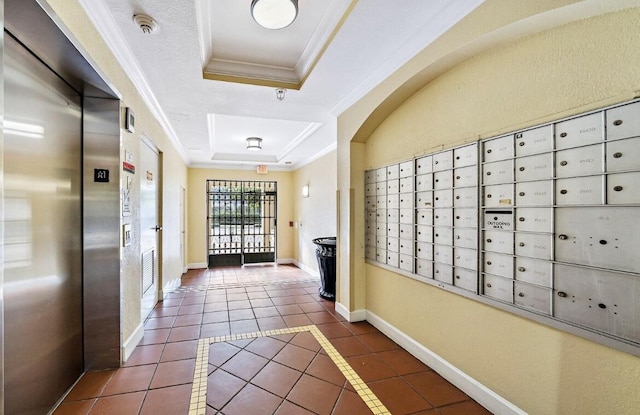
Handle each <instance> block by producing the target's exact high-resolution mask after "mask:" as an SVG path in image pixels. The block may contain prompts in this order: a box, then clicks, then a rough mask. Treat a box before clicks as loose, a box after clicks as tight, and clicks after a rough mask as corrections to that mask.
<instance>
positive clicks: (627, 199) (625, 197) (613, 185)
mask: <svg viewBox="0 0 640 415" xmlns="http://www.w3.org/2000/svg"><path fill="white" fill-rule="evenodd" d="M607 203H609V204H610V205H622V204H636V203H640V172H634V173H616V174H610V175H608V176H607Z"/></svg>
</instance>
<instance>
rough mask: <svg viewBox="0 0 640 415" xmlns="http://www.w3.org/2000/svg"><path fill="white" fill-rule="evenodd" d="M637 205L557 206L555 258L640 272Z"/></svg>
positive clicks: (639, 236) (638, 211) (639, 218)
mask: <svg viewBox="0 0 640 415" xmlns="http://www.w3.org/2000/svg"><path fill="white" fill-rule="evenodd" d="M638 223H640V209H638V208H637V207H622V206H620V207H611V206H606V207H575V208H557V209H556V238H555V258H556V260H557V261H561V262H569V263H574V264H581V265H591V266H595V267H602V268H609V269H615V270H621V271H631V272H640V262H639V261H638V247H639V246H640V233H639V232H637V224H638Z"/></svg>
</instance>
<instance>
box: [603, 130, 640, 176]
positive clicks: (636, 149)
mask: <svg viewBox="0 0 640 415" xmlns="http://www.w3.org/2000/svg"><path fill="white" fill-rule="evenodd" d="M606 153H607V161H606V163H607V165H606V170H607V171H608V172H617V171H625V170H640V137H636V138H629V139H626V140H618V141H610V142H608V143H607V144H606Z"/></svg>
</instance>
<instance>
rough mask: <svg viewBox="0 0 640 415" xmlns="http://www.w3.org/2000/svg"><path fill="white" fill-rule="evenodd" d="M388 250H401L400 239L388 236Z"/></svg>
mask: <svg viewBox="0 0 640 415" xmlns="http://www.w3.org/2000/svg"><path fill="white" fill-rule="evenodd" d="M387 250H388V251H391V252H399V251H400V240H399V239H398V238H387Z"/></svg>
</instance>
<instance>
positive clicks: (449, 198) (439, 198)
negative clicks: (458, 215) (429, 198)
mask: <svg viewBox="0 0 640 415" xmlns="http://www.w3.org/2000/svg"><path fill="white" fill-rule="evenodd" d="M433 206H435V207H452V206H453V189H444V190H434V191H433Z"/></svg>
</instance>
